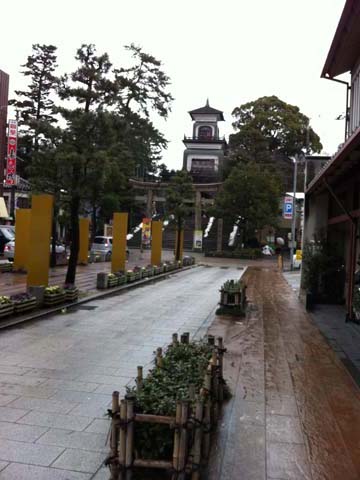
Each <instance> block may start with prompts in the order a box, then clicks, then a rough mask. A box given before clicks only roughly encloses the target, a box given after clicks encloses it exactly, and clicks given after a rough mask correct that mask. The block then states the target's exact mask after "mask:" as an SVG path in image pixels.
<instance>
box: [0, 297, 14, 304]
mask: <svg viewBox="0 0 360 480" xmlns="http://www.w3.org/2000/svg"><path fill="white" fill-rule="evenodd" d="M11 303H12V301H11V299H10V297H7V296H6V295H1V296H0V305H9V304H11Z"/></svg>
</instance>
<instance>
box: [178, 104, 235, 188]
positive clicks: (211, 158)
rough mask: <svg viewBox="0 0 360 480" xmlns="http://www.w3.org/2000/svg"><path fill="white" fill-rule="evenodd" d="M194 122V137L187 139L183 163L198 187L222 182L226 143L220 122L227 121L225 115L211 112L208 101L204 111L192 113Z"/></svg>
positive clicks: (216, 111) (212, 109)
mask: <svg viewBox="0 0 360 480" xmlns="http://www.w3.org/2000/svg"><path fill="white" fill-rule="evenodd" d="M189 114H190V116H191V118H192V120H193V122H194V123H193V133H192V136H191V137H186V136H185V137H184V140H183V142H184V145H185V147H186V149H185V151H184V163H183V168H184V170H187V171H188V172H189V173H190V174H191V176H192V177H193V179H194V182H195V183H213V182H217V181H219V180H220V179H221V172H222V168H223V162H224V156H225V151H226V147H227V143H226V140H225V138H224V137H221V136H220V134H219V126H218V122H223V121H224V115H223V112H221V111H220V110H216V108H212V107H210V105H209V101H207V102H206V105H205V106H204V107H202V108H197V109H196V110H191V111H190V112H189Z"/></svg>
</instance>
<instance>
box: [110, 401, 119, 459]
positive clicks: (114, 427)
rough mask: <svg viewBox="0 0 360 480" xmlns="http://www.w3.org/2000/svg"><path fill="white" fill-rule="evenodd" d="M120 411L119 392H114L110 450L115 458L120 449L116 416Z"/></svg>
mask: <svg viewBox="0 0 360 480" xmlns="http://www.w3.org/2000/svg"><path fill="white" fill-rule="evenodd" d="M118 411H119V392H113V394H112V405H111V412H112V416H113V418H112V421H111V437H110V448H111V453H112V455H113V456H114V457H116V455H117V449H118V445H117V444H118V442H117V436H118V435H117V419H116V418H115V415H116V414H117V413H118Z"/></svg>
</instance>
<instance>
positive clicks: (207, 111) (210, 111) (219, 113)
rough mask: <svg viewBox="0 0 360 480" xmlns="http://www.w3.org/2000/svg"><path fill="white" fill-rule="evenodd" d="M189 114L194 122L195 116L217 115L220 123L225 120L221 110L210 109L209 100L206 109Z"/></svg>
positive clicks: (191, 111)
mask: <svg viewBox="0 0 360 480" xmlns="http://www.w3.org/2000/svg"><path fill="white" fill-rule="evenodd" d="M189 113H190V115H191V118H192V119H193V120H195V118H194V115H217V116H218V120H219V121H220V122H223V121H224V120H225V119H224V115H223V112H222V111H221V110H217V109H216V108H212V107H210V105H209V100H207V101H206V105H205V106H204V107H201V108H196V109H195V110H190V112H189Z"/></svg>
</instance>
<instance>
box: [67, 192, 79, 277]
mask: <svg viewBox="0 0 360 480" xmlns="http://www.w3.org/2000/svg"><path fill="white" fill-rule="evenodd" d="M79 209H80V197H79V196H78V195H74V196H73V197H72V199H71V204H70V258H69V264H68V269H67V272H66V280H65V282H66V284H68V285H74V284H75V276H76V266H77V262H78V256H79V246H80V245H79V243H80V238H79V237H80V236H79Z"/></svg>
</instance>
